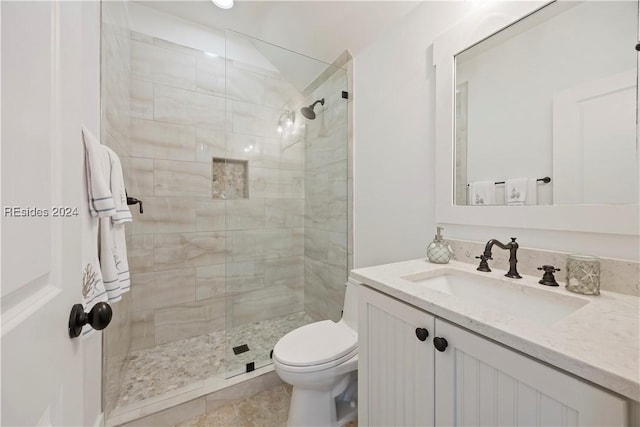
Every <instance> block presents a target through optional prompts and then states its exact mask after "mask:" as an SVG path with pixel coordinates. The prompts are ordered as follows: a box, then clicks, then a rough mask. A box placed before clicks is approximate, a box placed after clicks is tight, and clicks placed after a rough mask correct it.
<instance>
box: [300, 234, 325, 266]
mask: <svg viewBox="0 0 640 427" xmlns="http://www.w3.org/2000/svg"><path fill="white" fill-rule="evenodd" d="M304 254H305V255H306V256H307V257H310V258H313V259H315V260H318V261H322V262H327V261H328V256H329V232H328V231H326V230H320V229H318V228H313V227H306V228H305V234H304Z"/></svg>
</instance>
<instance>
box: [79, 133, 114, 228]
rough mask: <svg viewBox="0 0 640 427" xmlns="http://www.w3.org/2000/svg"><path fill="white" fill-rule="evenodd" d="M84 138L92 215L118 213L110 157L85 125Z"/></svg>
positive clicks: (103, 215)
mask: <svg viewBox="0 0 640 427" xmlns="http://www.w3.org/2000/svg"><path fill="white" fill-rule="evenodd" d="M82 139H83V140H84V149H85V154H86V157H85V168H86V174H87V191H88V193H89V211H90V212H91V215H92V216H97V217H106V216H112V215H114V214H115V213H116V207H115V203H114V201H113V197H112V195H111V183H110V182H109V181H108V176H109V170H110V168H111V165H110V164H109V159H108V157H105V156H104V154H103V151H102V144H100V141H98V139H97V138H96V137H95V136H93V134H92V133H91V132H90V131H89V130H88V129H87V128H85V127H84V126H83V127H82Z"/></svg>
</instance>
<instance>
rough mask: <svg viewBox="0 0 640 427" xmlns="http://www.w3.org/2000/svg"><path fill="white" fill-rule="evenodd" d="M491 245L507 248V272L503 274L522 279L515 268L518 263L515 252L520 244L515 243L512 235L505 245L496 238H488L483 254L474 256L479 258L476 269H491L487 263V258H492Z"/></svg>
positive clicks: (487, 270) (486, 270)
mask: <svg viewBox="0 0 640 427" xmlns="http://www.w3.org/2000/svg"><path fill="white" fill-rule="evenodd" d="M493 245H497V246H498V247H499V248H502V249H508V250H509V272H508V273H507V274H505V276H507V277H511V278H513V279H522V276H520V274H518V270H517V269H516V264H518V258H516V252H518V247H519V246H520V245H518V244H517V243H516V238H515V237H512V238H511V241H510V242H509V243H507V244H506V245H505V244H504V243H501V242H499V241H498V240H496V239H491V240H489V241H488V242H487V244H486V246H485V247H484V252H483V254H482V255H480V256H479V257H476V258H479V259H480V265H479V266H478V268H476V270H478V271H485V272H490V271H491V269H490V268H489V264H488V263H487V260H490V259H493V258H492V257H491V249H492V248H493Z"/></svg>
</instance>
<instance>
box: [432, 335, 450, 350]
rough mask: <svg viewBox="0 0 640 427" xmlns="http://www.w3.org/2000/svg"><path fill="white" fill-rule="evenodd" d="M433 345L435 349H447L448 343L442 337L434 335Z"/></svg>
mask: <svg viewBox="0 0 640 427" xmlns="http://www.w3.org/2000/svg"><path fill="white" fill-rule="evenodd" d="M433 345H434V346H435V347H436V350H438V351H445V350H446V349H447V346H448V345H449V343H448V342H447V340H446V339H444V338H441V337H435V338H434V339H433Z"/></svg>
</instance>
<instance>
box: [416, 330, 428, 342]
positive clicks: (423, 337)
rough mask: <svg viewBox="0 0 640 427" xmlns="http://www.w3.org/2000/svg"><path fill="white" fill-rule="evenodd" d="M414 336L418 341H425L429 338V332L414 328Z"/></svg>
mask: <svg viewBox="0 0 640 427" xmlns="http://www.w3.org/2000/svg"><path fill="white" fill-rule="evenodd" d="M416 336H417V337H418V339H419V340H420V341H426V340H427V337H428V336H429V331H427V330H426V329H425V328H416Z"/></svg>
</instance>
